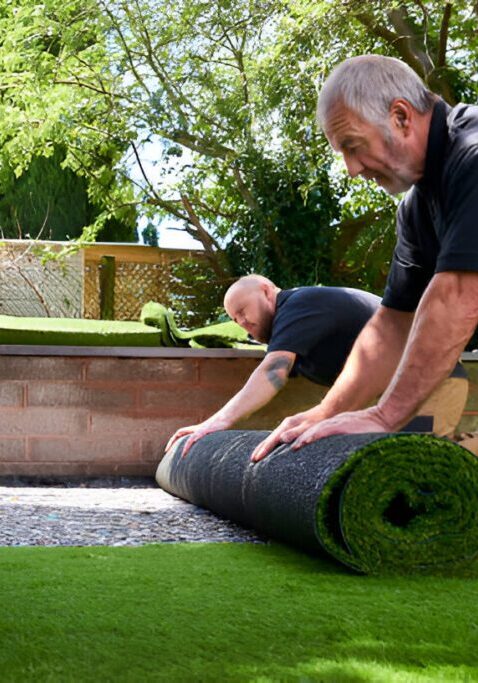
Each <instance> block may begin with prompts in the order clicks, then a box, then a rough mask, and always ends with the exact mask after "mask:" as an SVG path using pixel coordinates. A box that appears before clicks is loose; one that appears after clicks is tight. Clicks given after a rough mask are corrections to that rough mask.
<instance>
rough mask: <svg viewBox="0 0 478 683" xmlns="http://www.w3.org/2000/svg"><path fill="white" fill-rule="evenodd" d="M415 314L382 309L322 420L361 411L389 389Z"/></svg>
mask: <svg viewBox="0 0 478 683" xmlns="http://www.w3.org/2000/svg"><path fill="white" fill-rule="evenodd" d="M412 321H413V313H404V312H402V311H396V310H394V309H390V308H385V307H384V306H381V307H380V308H379V310H378V311H377V312H376V313H375V315H374V316H373V317H372V318H371V319H370V321H369V322H368V323H367V325H366V326H365V327H364V328H363V330H362V332H361V333H360V335H359V336H358V338H357V340H356V342H355V344H354V346H353V348H352V351H351V352H350V355H349V357H348V358H347V361H346V363H345V366H344V368H343V370H342V372H341V374H340V375H339V377H338V378H337V380H336V381H335V383H334V385H333V386H332V387H331V389H330V390H329V392H328V393H327V395H326V396H325V398H324V399H323V401H322V403H321V404H320V405H319V406H317V408H315V409H313V410H314V412H315V413H316V415H315V417H316V418H317V419H318V420H324V419H327V418H329V417H333V416H335V415H337V414H338V413H342V412H346V411H350V410H358V409H359V408H363V407H365V406H367V405H368V404H369V403H370V402H372V401H374V400H375V399H376V398H377V397H378V396H379V395H380V394H381V393H382V392H383V391H384V390H385V388H386V387H387V386H388V384H389V382H390V380H391V378H392V377H393V374H394V372H395V370H396V368H397V365H398V363H399V361H400V358H401V356H402V353H403V350H404V348H405V344H406V342H407V337H408V334H409V331H410V327H411V325H412Z"/></svg>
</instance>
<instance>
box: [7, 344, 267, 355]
mask: <svg viewBox="0 0 478 683" xmlns="http://www.w3.org/2000/svg"><path fill="white" fill-rule="evenodd" d="M264 355H265V352H264V350H263V349H259V348H258V349H191V348H178V347H173V348H171V347H164V346H161V347H151V346H148V347H143V346H46V345H45V346H43V345H39V344H38V345H37V344H0V356H84V357H86V356H110V357H115V358H118V357H123V358H263V356H264Z"/></svg>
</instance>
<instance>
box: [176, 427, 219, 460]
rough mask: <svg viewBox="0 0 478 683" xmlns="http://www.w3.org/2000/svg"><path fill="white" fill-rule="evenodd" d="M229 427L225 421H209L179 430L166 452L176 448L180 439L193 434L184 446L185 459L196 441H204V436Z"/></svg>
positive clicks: (183, 454)
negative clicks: (175, 445)
mask: <svg viewBox="0 0 478 683" xmlns="http://www.w3.org/2000/svg"><path fill="white" fill-rule="evenodd" d="M229 426H230V425H229V423H226V422H225V421H223V420H218V419H216V420H211V419H209V420H205V421H204V422H200V423H199V424H197V425H191V426H190V427H181V429H178V430H177V432H175V433H174V434H173V435H172V437H171V438H170V439H169V441H168V443H167V446H166V449H165V450H166V451H169V449H170V448H172V447H173V446H174V444H175V443H176V441H177V440H178V439H181V438H182V437H183V436H187V435H188V434H191V436H190V437H189V439H188V440H187V441H186V443H185V444H184V448H183V452H182V457H183V458H184V457H185V456H186V455H187V454H188V451H189V450H190V449H191V446H193V445H194V444H195V443H196V441H199V439H202V437H203V436H206V434H211V433H212V432H219V431H220V430H222V429H228V428H229Z"/></svg>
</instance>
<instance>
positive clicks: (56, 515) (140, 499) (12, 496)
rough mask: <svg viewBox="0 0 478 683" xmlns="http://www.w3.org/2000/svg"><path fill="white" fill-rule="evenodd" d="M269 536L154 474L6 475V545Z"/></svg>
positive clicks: (0, 512) (0, 530)
mask: <svg viewBox="0 0 478 683" xmlns="http://www.w3.org/2000/svg"><path fill="white" fill-rule="evenodd" d="M184 541H188V542H252V543H261V542H265V539H263V538H261V537H259V536H258V535H257V534H255V533H254V532H253V531H250V530H247V529H243V528H242V527H239V526H237V525H236V524H233V523H232V522H229V521H227V520H224V519H221V518H219V517H217V516H216V515H213V514H212V513H211V512H209V511H207V510H203V509H202V508H199V507H197V506H195V505H191V504H190V503H187V502H185V501H183V500H180V499H179V498H175V497H174V496H171V495H170V494H169V493H166V492H165V491H163V490H162V489H160V488H159V487H158V486H157V485H156V483H155V482H154V480H136V481H135V480H126V479H124V478H122V479H121V480H114V479H105V480H90V481H88V480H85V481H65V482H48V483H45V482H42V481H36V482H33V481H28V480H26V481H25V480H20V479H12V480H5V478H4V479H3V480H0V546H25V545H27V546H35V545H42V546H47V545H48V546H91V545H112V546H137V545H143V544H146V543H162V542H169V543H171V542H184Z"/></svg>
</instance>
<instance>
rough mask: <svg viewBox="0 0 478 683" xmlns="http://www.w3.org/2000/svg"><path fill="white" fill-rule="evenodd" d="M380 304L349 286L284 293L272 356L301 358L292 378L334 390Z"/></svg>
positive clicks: (276, 318) (277, 313) (276, 319)
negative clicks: (284, 354)
mask: <svg viewBox="0 0 478 683" xmlns="http://www.w3.org/2000/svg"><path fill="white" fill-rule="evenodd" d="M379 305H380V298H379V297H378V296H375V294H370V292H363V291H361V290H359V289H352V288H348V287H296V288H295V289H284V290H282V291H280V292H279V293H278V295H277V303H276V311H275V315H274V322H273V324H272V333H271V338H270V340H269V345H268V347H267V351H268V352H270V351H291V352H292V353H295V354H297V358H296V361H295V363H294V367H293V368H292V372H291V373H290V376H291V377H293V376H294V375H303V376H304V377H306V378H307V379H310V380H311V381H312V382H317V383H318V384H325V385H331V384H333V382H334V381H335V379H336V378H337V376H338V375H339V373H340V372H341V370H342V368H343V366H344V364H345V361H346V360H347V356H348V355H349V353H350V351H351V349H352V346H353V344H354V342H355V340H356V338H357V337H358V335H359V333H360V331H361V329H362V328H363V327H364V325H365V324H366V323H367V322H368V321H369V320H370V318H371V317H372V315H373V314H374V313H375V311H376V310H377V308H378V307H379Z"/></svg>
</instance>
